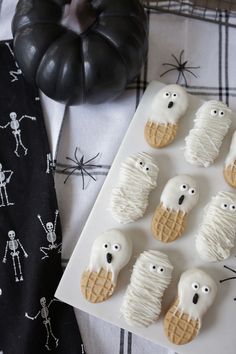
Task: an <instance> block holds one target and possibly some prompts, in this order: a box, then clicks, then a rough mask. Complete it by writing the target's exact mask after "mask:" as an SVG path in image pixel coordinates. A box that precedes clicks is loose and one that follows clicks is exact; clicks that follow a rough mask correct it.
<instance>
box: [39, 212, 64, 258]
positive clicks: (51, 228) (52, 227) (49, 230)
mask: <svg viewBox="0 0 236 354" xmlns="http://www.w3.org/2000/svg"><path fill="white" fill-rule="evenodd" d="M37 217H38V219H39V221H40V224H41V225H42V228H43V229H44V231H45V233H46V235H47V240H48V242H49V245H48V247H40V251H41V252H42V253H43V254H44V256H43V257H42V258H41V259H44V258H48V257H49V255H48V252H49V251H51V250H53V249H56V250H58V253H61V247H62V246H61V245H62V244H61V243H59V244H57V243H55V241H56V239H57V235H56V232H55V231H56V225H57V218H58V210H56V211H55V219H54V223H52V222H51V221H49V222H47V223H46V224H44V223H43V221H42V218H41V215H37Z"/></svg>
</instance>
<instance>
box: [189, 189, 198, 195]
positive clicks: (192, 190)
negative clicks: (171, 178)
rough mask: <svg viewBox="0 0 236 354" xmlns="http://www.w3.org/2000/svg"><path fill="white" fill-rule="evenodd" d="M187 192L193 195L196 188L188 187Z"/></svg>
mask: <svg viewBox="0 0 236 354" xmlns="http://www.w3.org/2000/svg"><path fill="white" fill-rule="evenodd" d="M188 192H189V194H191V195H194V194H195V193H196V190H195V189H194V188H191V189H189V191H188Z"/></svg>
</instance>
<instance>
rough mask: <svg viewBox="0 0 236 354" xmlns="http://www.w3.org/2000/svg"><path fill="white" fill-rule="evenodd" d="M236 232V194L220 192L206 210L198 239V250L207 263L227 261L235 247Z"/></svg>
mask: <svg viewBox="0 0 236 354" xmlns="http://www.w3.org/2000/svg"><path fill="white" fill-rule="evenodd" d="M235 231H236V194H234V193H230V192H219V193H218V194H217V196H216V197H213V198H212V200H211V202H210V203H209V204H208V205H207V207H206V208H205V214H204V217H203V221H202V224H201V225H200V229H199V232H198V234H197V237H196V248H197V251H198V253H199V255H200V256H201V258H203V259H204V260H206V261H209V262H214V261H221V260H223V259H226V258H228V257H229V255H230V249H231V248H232V247H233V246H234V241H235Z"/></svg>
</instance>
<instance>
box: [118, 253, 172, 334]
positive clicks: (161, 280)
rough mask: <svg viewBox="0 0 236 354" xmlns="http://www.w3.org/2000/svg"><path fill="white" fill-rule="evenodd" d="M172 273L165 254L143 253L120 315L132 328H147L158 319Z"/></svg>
mask: <svg viewBox="0 0 236 354" xmlns="http://www.w3.org/2000/svg"><path fill="white" fill-rule="evenodd" d="M172 270H173V266H172V264H171V263H170V261H169V258H168V257H167V255H166V254H164V253H162V252H159V251H156V250H150V251H144V252H143V253H141V255H140V256H139V258H138V259H137V261H136V263H135V265H134V267H133V272H132V275H131V279H130V284H129V286H128V288H127V290H126V292H125V295H124V298H123V302H122V306H121V314H122V315H123V317H124V319H125V321H126V322H127V323H128V324H129V325H130V326H138V327H140V326H141V327H147V326H149V325H150V324H152V323H153V322H154V321H156V320H157V319H158V317H159V315H160V312H161V302H162V297H163V293H164V291H165V290H166V288H167V287H168V285H169V284H170V282H171V274H172Z"/></svg>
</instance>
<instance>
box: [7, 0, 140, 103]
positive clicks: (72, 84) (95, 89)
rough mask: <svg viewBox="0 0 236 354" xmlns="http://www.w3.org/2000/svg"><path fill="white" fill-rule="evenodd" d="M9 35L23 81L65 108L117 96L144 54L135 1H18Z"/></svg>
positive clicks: (138, 8)
mask: <svg viewBox="0 0 236 354" xmlns="http://www.w3.org/2000/svg"><path fill="white" fill-rule="evenodd" d="M71 10H72V11H71ZM12 32H13V37H14V52H15V56H16V60H17V62H18V64H19V66H20V68H21V69H22V71H23V73H24V76H25V77H26V79H28V80H29V81H31V82H32V83H33V84H36V85H37V86H38V87H39V88H40V89H41V90H42V91H43V92H44V93H45V94H46V95H47V96H49V97H51V98H52V99H55V100H57V101H61V102H65V103H67V104H81V103H83V102H88V103H93V104H96V103H101V102H104V101H107V100H110V99H112V98H114V97H116V96H118V95H119V94H120V93H122V92H123V90H124V89H125V86H126V85H127V83H129V82H131V81H132V80H133V79H134V78H135V77H136V76H137V75H138V73H139V71H140V69H141V66H142V63H143V61H144V59H145V57H146V52H147V18H146V15H145V13H144V10H143V7H142V6H141V4H140V2H139V0H20V1H19V2H18V4H17V7H16V12H15V16H14V18H13V22H12Z"/></svg>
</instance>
